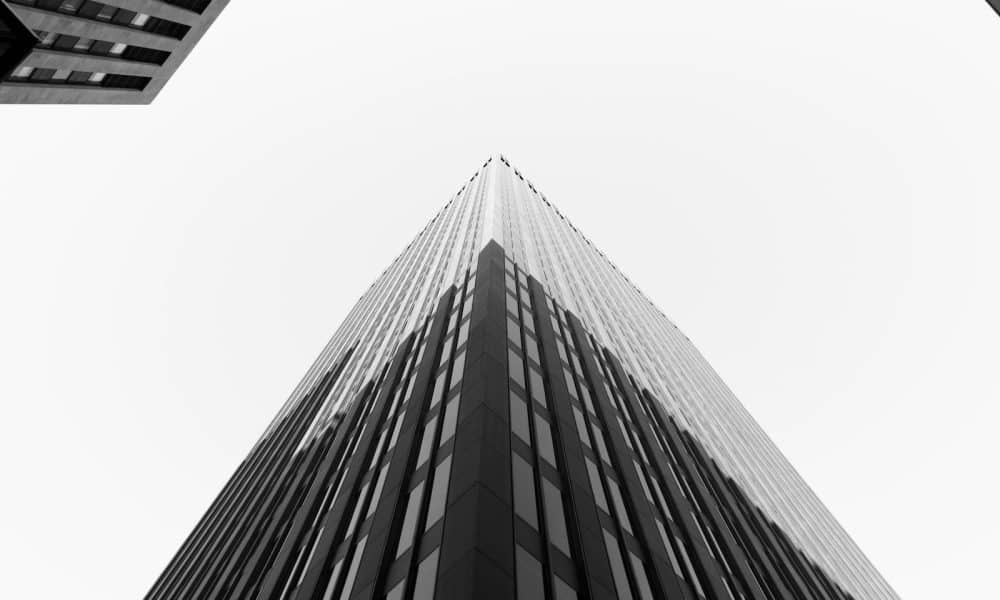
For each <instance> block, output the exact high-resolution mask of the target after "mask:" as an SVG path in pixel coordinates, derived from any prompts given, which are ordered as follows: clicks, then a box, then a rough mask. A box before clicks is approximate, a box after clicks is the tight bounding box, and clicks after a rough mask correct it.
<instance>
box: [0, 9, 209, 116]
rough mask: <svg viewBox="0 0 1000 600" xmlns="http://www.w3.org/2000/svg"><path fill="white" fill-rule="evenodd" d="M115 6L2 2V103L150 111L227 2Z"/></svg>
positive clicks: (0, 77) (0, 98) (0, 53)
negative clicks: (121, 106)
mask: <svg viewBox="0 0 1000 600" xmlns="http://www.w3.org/2000/svg"><path fill="white" fill-rule="evenodd" d="M109 1H110V2H111V3H109V4H106V3H104V2H95V1H94V0H9V2H8V0H0V103H8V104H10V103H32V104H148V103H150V102H152V100H153V98H155V97H156V95H157V94H158V93H159V92H160V90H161V89H162V88H163V86H164V84H166V82H167V80H168V79H170V76H171V75H173V74H174V71H176V70H177V67H179V66H180V64H181V62H182V61H183V60H184V58H185V57H186V56H187V55H188V53H189V52H190V51H191V49H192V48H193V47H194V45H195V44H196V43H197V42H198V40H200V39H201V36H202V35H204V33H205V31H206V30H207V29H208V27H209V25H211V24H212V22H213V21H214V20H215V18H216V17H217V16H219V13H220V12H221V11H222V9H223V8H224V7H225V6H226V4H228V2H229V0H109ZM5 37H6V38H7V39H8V40H10V41H8V42H5Z"/></svg>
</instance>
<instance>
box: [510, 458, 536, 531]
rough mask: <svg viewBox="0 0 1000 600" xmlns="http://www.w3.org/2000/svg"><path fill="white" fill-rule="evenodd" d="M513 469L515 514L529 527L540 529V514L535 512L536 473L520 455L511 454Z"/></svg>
mask: <svg viewBox="0 0 1000 600" xmlns="http://www.w3.org/2000/svg"><path fill="white" fill-rule="evenodd" d="M511 469H512V470H513V474H514V512H515V513H516V514H517V516H519V517H521V518H522V519H524V520H525V521H526V522H527V523H528V524H529V525H531V526H532V527H534V528H535V529H538V513H537V512H536V511H535V475H534V471H533V470H532V468H531V465H529V464H528V463H527V462H526V461H525V460H524V459H523V458H521V457H520V456H519V455H518V454H516V453H513V454H511Z"/></svg>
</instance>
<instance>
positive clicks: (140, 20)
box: [132, 13, 149, 27]
mask: <svg viewBox="0 0 1000 600" xmlns="http://www.w3.org/2000/svg"><path fill="white" fill-rule="evenodd" d="M147 21H149V15H147V14H145V13H138V14H136V15H135V16H134V17H132V26H133V27H142V26H144V25H145V24H146V22H147Z"/></svg>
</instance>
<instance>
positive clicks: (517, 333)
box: [507, 316, 521, 348]
mask: <svg viewBox="0 0 1000 600" xmlns="http://www.w3.org/2000/svg"><path fill="white" fill-rule="evenodd" d="M507 339H508V340H510V343H511V344H513V345H515V346H517V347H518V348H520V347H521V330H520V329H519V328H518V326H517V323H516V322H514V319H511V318H510V316H508V317H507Z"/></svg>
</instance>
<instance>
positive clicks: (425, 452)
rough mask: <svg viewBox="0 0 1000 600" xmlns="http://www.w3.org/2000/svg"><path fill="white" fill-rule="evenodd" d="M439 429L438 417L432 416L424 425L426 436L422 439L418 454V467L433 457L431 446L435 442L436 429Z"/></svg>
mask: <svg viewBox="0 0 1000 600" xmlns="http://www.w3.org/2000/svg"><path fill="white" fill-rule="evenodd" d="M435 429H437V417H436V416H435V417H431V419H430V420H429V421H427V425H426V426H424V437H423V439H422V440H420V454H418V455H417V468H420V466H421V465H423V464H424V463H425V462H427V459H428V458H430V457H431V446H432V445H433V444H434V431H435Z"/></svg>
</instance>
